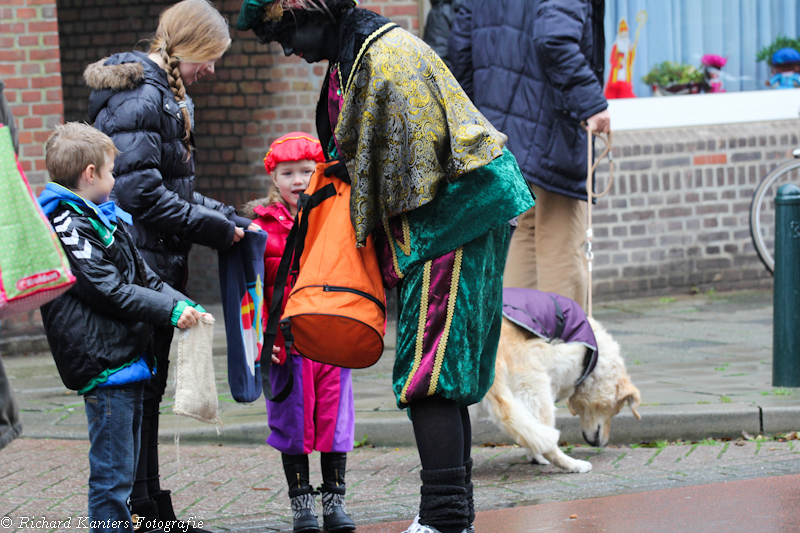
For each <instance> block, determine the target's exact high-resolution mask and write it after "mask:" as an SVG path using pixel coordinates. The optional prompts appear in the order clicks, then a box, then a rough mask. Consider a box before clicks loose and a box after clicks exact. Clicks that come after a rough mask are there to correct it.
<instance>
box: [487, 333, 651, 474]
mask: <svg viewBox="0 0 800 533" xmlns="http://www.w3.org/2000/svg"><path fill="white" fill-rule="evenodd" d="M589 324H590V325H591V327H592V329H593V330H594V334H595V338H596V339H597V348H598V354H599V357H598V359H597V366H596V367H595V369H594V371H593V372H592V373H591V374H589V376H588V377H587V378H586V379H585V380H584V381H583V382H582V383H581V384H580V385H578V386H577V387H576V386H575V384H576V383H577V381H578V379H579V378H580V377H581V375H582V373H583V360H584V355H585V353H586V347H585V346H584V345H582V344H578V343H564V342H562V341H560V340H554V341H552V342H547V341H545V340H544V339H542V338H539V337H537V336H535V335H534V334H532V333H530V332H529V331H527V330H525V329H523V328H521V327H519V326H517V325H516V324H514V323H513V322H511V321H509V320H508V319H507V318H505V317H504V318H503V326H502V329H501V333H500V345H499V347H498V350H497V362H496V363H495V377H494V384H493V385H492V387H491V389H489V392H488V393H487V394H486V396H485V397H484V399H483V401H482V402H481V409H482V410H483V411H484V412H486V414H488V417H489V419H490V420H491V421H492V422H494V424H495V425H497V426H498V427H499V428H500V430H502V431H503V433H505V434H506V435H508V436H509V437H511V438H512V439H514V441H516V442H517V444H519V445H520V446H522V447H523V448H525V449H526V452H527V457H528V460H529V461H531V462H536V463H538V464H550V463H552V464H553V465H555V466H557V467H559V468H561V469H563V470H566V471H567V472H589V471H590V470H591V469H592V465H591V463H589V462H588V461H581V460H578V459H573V458H572V457H569V456H568V455H566V454H565V453H564V452H562V451H561V449H560V448H559V447H558V441H559V431H558V430H557V429H556V428H555V421H556V420H555V404H556V402H558V401H561V400H563V399H565V398H566V399H567V406H568V407H569V410H570V412H571V413H572V415H573V416H575V415H578V416H580V419H581V430H582V432H583V438H584V439H585V440H586V442H588V443H589V444H591V445H592V446H599V447H602V446H605V445H606V444H608V437H609V431H610V429H611V418H612V417H613V416H614V415H616V414H617V413H619V412H620V410H622V408H623V406H624V405H625V404H626V403H627V404H628V405H629V406H630V408H631V411H632V412H633V415H634V416H635V417H636V419H637V420H640V419H641V416H640V415H639V412H638V410H637V408H638V407H639V403H640V401H641V397H640V394H639V389H637V388H636V387H635V386H634V385H633V383H631V379H630V377H629V376H628V372H627V370H626V369H625V362H624V361H623V359H622V356H621V355H620V349H619V344H617V343H616V342H615V341H614V339H612V338H611V335H609V334H608V332H606V330H605V329H603V327H602V326H601V325H600V324H599V323H598V322H597V321H596V320H594V319H592V318H589Z"/></svg>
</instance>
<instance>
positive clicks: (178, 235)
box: [84, 0, 258, 532]
mask: <svg viewBox="0 0 800 533" xmlns="http://www.w3.org/2000/svg"><path fill="white" fill-rule="evenodd" d="M230 43H231V39H230V31H229V27H228V23H227V21H226V20H225V19H224V18H223V17H222V15H220V13H219V12H218V11H217V10H216V9H215V8H214V6H213V5H212V4H211V3H209V2H208V1H207V0H183V1H182V2H179V3H177V4H175V5H173V6H171V7H169V8H167V9H166V10H165V11H164V12H163V13H162V14H161V17H160V18H159V24H158V29H157V30H156V33H155V35H154V37H153V39H152V40H151V41H150V50H149V53H143V52H139V51H132V52H125V53H120V54H115V55H113V56H111V57H109V58H106V59H103V60H101V61H98V62H97V63H94V64H93V65H90V66H89V67H88V68H87V69H86V72H85V74H84V78H85V80H86V84H87V85H88V86H89V87H90V88H91V89H92V93H91V95H90V96H89V117H90V120H91V121H92V122H94V126H95V127H96V128H97V129H99V130H101V131H103V132H104V133H106V134H107V135H108V136H110V137H111V138H112V140H113V141H114V144H115V145H116V147H117V149H118V150H119V151H120V155H119V156H118V157H117V159H116V162H115V165H114V174H115V175H116V184H115V186H114V190H113V191H112V193H111V198H112V199H113V200H114V201H115V202H117V204H119V205H120V207H122V208H123V209H124V210H126V211H127V212H129V213H131V215H133V219H134V224H133V227H132V228H131V229H132V233H133V236H134V239H135V243H136V246H137V248H138V249H139V251H140V252H141V255H142V257H143V258H144V260H145V261H146V262H147V263H148V265H149V266H150V267H151V268H152V269H153V270H154V271H155V272H156V273H157V274H158V275H159V276H160V277H161V278H162V279H163V280H164V281H166V282H167V283H168V284H169V285H171V286H172V287H173V288H175V289H177V290H179V291H181V292H185V288H186V281H187V273H188V269H187V258H188V254H189V249H190V248H191V246H192V244H201V245H204V246H210V247H212V248H215V249H220V250H224V249H226V248H228V247H230V246H231V245H232V244H233V243H234V242H236V241H238V240H240V239H241V238H242V237H243V236H244V230H243V228H248V229H252V230H258V227H257V226H255V225H252V223H251V221H250V220H248V219H245V218H242V217H239V216H238V215H237V214H236V211H235V210H234V208H233V207H230V206H227V205H224V204H222V203H220V202H218V201H216V200H212V199H210V198H207V197H205V196H203V195H201V194H199V193H197V192H195V191H194V172H195V162H194V156H193V151H194V146H193V144H194V143H193V137H192V130H193V127H194V104H193V103H192V99H191V98H190V97H189V95H188V94H186V88H187V87H189V86H190V85H192V84H193V83H195V82H197V81H198V80H199V79H200V78H202V77H203V76H206V75H207V74H212V73H213V72H214V63H215V62H216V61H217V60H219V59H220V58H221V57H222V55H223V54H224V53H225V52H226V51H227V49H228V47H229V46H230ZM172 334H173V329H172V328H156V329H155V332H154V336H153V343H152V346H151V350H152V353H153V355H154V356H155V359H156V362H157V370H156V375H155V376H154V377H153V378H152V379H151V380H150V381H148V384H147V386H146V387H145V392H144V401H143V420H142V427H141V449H140V453H139V457H138V464H137V469H136V483H135V484H134V487H133V492H132V493H131V510H132V513H133V514H135V515H137V516H138V517H139V518H141V519H142V520H141V523H142V524H144V527H143V528H141V529H139V531H140V532H141V531H147V530H151V529H158V527H159V521H160V522H162V523H163V522H168V521H175V520H176V517H175V512H174V510H173V507H172V500H171V497H170V492H169V491H168V490H162V489H161V486H160V483H159V474H158V412H159V403H160V402H161V397H162V395H163V393H164V388H165V387H166V383H167V367H168V365H169V360H168V354H169V347H170V343H171V341H172ZM173 527H180V528H181V530H182V531H202V530H199V529H196V528H193V527H191V525H190V524H188V523H186V524H180V525H177V524H175V523H174V522H173Z"/></svg>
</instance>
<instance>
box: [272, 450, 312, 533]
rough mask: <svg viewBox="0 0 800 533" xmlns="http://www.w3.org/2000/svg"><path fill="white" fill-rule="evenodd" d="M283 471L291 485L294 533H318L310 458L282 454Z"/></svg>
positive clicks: (290, 496) (302, 455) (290, 494)
mask: <svg viewBox="0 0 800 533" xmlns="http://www.w3.org/2000/svg"><path fill="white" fill-rule="evenodd" d="M281 458H282V459H283V471H284V473H285V474H286V482H287V483H288V484H289V498H291V503H292V527H293V531H294V533H318V532H319V522H317V510H316V509H315V508H314V495H315V494H316V493H315V492H314V488H313V487H312V486H311V483H310V482H309V475H308V456H307V455H305V454H301V455H288V454H285V453H283V454H281Z"/></svg>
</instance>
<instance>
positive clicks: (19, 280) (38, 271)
mask: <svg viewBox="0 0 800 533" xmlns="http://www.w3.org/2000/svg"><path fill="white" fill-rule="evenodd" d="M0 206H2V209H0V319H3V318H7V317H9V316H12V315H16V314H19V313H26V312H28V311H32V310H34V309H36V308H37V307H39V306H40V305H42V304H45V303H47V302H49V301H50V300H52V299H54V298H56V297H57V296H59V295H61V294H63V293H64V292H66V290H67V289H69V288H70V287H71V286H72V284H73V283H75V276H73V275H72V272H71V271H70V269H69V261H68V260H67V257H66V255H64V250H63V248H61V243H60V242H59V240H58V237H57V236H56V233H55V231H53V227H52V226H51V225H50V221H49V220H47V217H46V216H45V215H44V213H43V212H42V209H41V207H39V203H38V202H37V201H36V198H35V197H34V195H33V191H31V187H30V185H29V184H28V180H27V178H25V173H24V172H23V171H22V167H21V166H20V164H19V162H18V161H17V156H16V154H15V153H14V146H13V144H12V142H11V132H10V131H9V128H8V127H7V126H3V125H2V124H0Z"/></svg>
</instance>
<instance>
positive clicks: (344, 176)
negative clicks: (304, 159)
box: [325, 157, 350, 185]
mask: <svg viewBox="0 0 800 533" xmlns="http://www.w3.org/2000/svg"><path fill="white" fill-rule="evenodd" d="M334 161H336V163H334V164H333V165H331V166H329V167H328V168H326V169H325V176H327V177H330V176H334V177H336V178H339V179H340V180H342V181H343V182H345V183H346V184H348V185H350V173H349V172H348V171H347V164H346V163H345V160H344V157H340V158H339V159H335V160H334Z"/></svg>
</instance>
